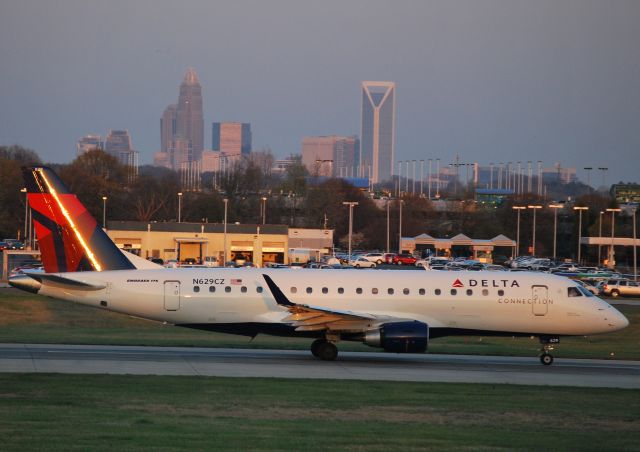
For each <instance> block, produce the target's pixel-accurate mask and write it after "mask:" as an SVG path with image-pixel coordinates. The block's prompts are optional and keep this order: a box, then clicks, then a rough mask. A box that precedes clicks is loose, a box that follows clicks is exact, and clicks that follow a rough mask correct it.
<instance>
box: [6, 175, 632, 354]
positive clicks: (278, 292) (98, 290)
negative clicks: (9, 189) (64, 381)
mask: <svg viewBox="0 0 640 452" xmlns="http://www.w3.org/2000/svg"><path fill="white" fill-rule="evenodd" d="M24 176H25V182H26V184H27V190H28V198H29V205H30V207H31V209H32V212H33V220H34V223H35V230H36V235H37V238H38V241H39V244H40V249H41V253H42V262H43V265H44V270H45V272H44V273H32V274H28V275H20V276H17V277H14V278H12V279H11V280H10V284H11V285H12V286H14V287H18V288H20V289H23V290H27V291H30V292H34V293H39V294H42V295H46V296H49V297H53V298H60V299H64V300H70V301H74V302H78V303H82V304H85V305H88V306H94V307H97V308H102V309H108V310H111V311H116V312H120V313H123V314H128V315H132V316H136V317H142V318H145V319H152V320H157V321H161V322H167V323H170V324H173V325H177V326H182V327H187V328H196V329H201V330H209V331H219V332H225V333H233V334H241V335H247V336H255V335H257V334H260V333H264V334H271V335H281V336H302V337H309V338H315V340H314V341H313V344H312V345H311V352H312V353H313V355H314V356H316V357H318V358H320V359H323V360H334V359H335V358H336V357H337V355H338V349H337V347H336V344H337V343H338V342H340V341H345V340H346V341H360V342H363V343H365V344H367V345H370V346H372V347H380V348H382V349H384V350H385V351H387V352H395V353H423V352H425V351H426V350H427V345H428V342H429V340H430V339H433V338H437V337H442V336H447V335H491V336H537V337H539V338H540V342H541V344H542V354H541V355H540V360H541V362H542V363H543V364H545V365H549V364H551V363H552V362H553V356H552V355H551V354H550V353H549V352H550V351H551V350H552V349H553V346H554V345H555V344H557V343H558V342H559V338H560V336H583V335H592V334H600V333H609V332H612V331H617V330H620V329H622V328H625V327H626V326H627V325H628V324H629V322H628V320H627V319H626V318H625V317H624V316H623V315H622V314H621V313H620V312H618V311H617V310H616V309H615V308H613V307H612V306H610V305H609V304H608V303H606V302H605V301H603V300H601V299H599V298H598V297H595V296H593V295H592V294H591V293H590V292H589V291H587V290H586V289H583V288H582V287H581V286H579V285H577V284H576V283H574V282H573V281H571V280H569V279H567V278H564V277H560V276H554V275H548V274H540V273H526V272H517V273H515V272H514V273H507V272H491V271H479V272H466V271H451V272H445V271H432V272H429V271H394V270H360V271H356V270H302V271H300V270H289V269H231V268H183V269H181V268H175V269H168V268H163V267H160V266H158V265H156V264H153V263H150V262H148V261H146V260H144V259H142V258H139V257H137V256H134V255H129V254H128V253H127V254H125V253H123V252H121V251H120V250H119V249H118V248H117V247H116V246H115V244H114V243H113V242H112V241H111V239H110V238H109V237H108V236H107V235H106V234H105V232H104V231H103V230H102V229H101V228H100V227H99V225H98V224H97V222H96V221H95V219H94V218H93V217H92V216H91V215H90V214H89V212H88V211H87V210H86V209H85V207H84V206H83V205H82V204H81V203H80V201H79V200H78V199H77V198H76V196H75V195H73V194H71V193H69V192H68V190H67V188H66V187H65V186H64V184H63V183H62V181H61V180H60V179H59V178H58V177H57V176H56V174H55V173H54V172H53V171H52V170H51V169H49V168H46V167H33V168H25V169H24Z"/></svg>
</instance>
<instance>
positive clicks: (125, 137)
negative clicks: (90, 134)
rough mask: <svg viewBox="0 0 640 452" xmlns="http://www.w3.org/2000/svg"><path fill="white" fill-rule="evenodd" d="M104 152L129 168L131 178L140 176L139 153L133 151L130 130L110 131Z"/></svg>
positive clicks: (105, 141)
mask: <svg viewBox="0 0 640 452" xmlns="http://www.w3.org/2000/svg"><path fill="white" fill-rule="evenodd" d="M104 150H105V152H106V153H107V154H109V155H112V156H113V157H115V158H117V159H118V161H119V162H120V163H121V164H122V165H124V166H126V167H127V168H129V170H130V171H129V175H130V176H135V175H137V174H138V151H135V150H133V146H132V145H131V136H130V135H129V131H128V130H109V134H108V135H107V138H106V139H105V140H104Z"/></svg>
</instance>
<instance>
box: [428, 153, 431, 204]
mask: <svg viewBox="0 0 640 452" xmlns="http://www.w3.org/2000/svg"><path fill="white" fill-rule="evenodd" d="M431 163H432V162H431V159H429V177H428V178H427V179H428V180H429V182H428V185H429V188H428V189H427V195H428V197H429V199H431Z"/></svg>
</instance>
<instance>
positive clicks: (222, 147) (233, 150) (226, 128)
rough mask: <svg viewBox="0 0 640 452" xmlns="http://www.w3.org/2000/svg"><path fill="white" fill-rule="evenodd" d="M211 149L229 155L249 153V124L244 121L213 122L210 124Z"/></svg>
mask: <svg viewBox="0 0 640 452" xmlns="http://www.w3.org/2000/svg"><path fill="white" fill-rule="evenodd" d="M211 149H213V150H214V151H223V152H226V153H227V154H229V155H232V154H241V155H248V154H250V153H251V124H248V123H246V122H214V123H213V124H212V125H211Z"/></svg>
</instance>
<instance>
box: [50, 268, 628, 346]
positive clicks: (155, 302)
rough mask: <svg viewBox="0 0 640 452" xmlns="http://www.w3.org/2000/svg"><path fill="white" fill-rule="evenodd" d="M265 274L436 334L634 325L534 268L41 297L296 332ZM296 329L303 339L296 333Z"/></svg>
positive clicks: (134, 274)
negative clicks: (413, 322) (421, 325)
mask: <svg viewBox="0 0 640 452" xmlns="http://www.w3.org/2000/svg"><path fill="white" fill-rule="evenodd" d="M265 274H266V275H269V276H270V277H271V278H272V279H273V281H274V282H275V283H276V284H277V285H278V287H279V288H280V289H281V290H282V292H283V293H284V294H285V295H286V296H287V297H288V299H289V300H291V301H292V302H293V303H296V304H300V305H308V306H312V307H313V306H321V307H322V308H323V309H327V310H335V311H350V312H366V313H368V314H371V315H373V316H377V317H379V318H385V317H389V318H395V319H398V318H399V319H411V320H416V321H419V322H423V323H425V324H427V325H428V327H429V330H430V332H431V334H430V335H431V336H432V337H437V336H439V335H445V334H465V332H467V333H472V332H486V333H487V334H501V335H539V336H572V335H591V334H599V333H607V332H612V331H616V330H618V329H621V328H624V327H625V326H626V325H627V324H628V321H627V320H626V318H625V317H624V316H622V314H620V313H619V312H618V311H617V310H616V309H615V308H613V307H611V306H610V305H609V304H608V303H606V302H605V301H603V300H601V299H599V298H598V297H595V296H586V295H584V294H582V293H581V294H580V295H578V296H576V295H575V291H574V292H573V294H574V295H573V296H569V293H570V291H569V287H573V286H575V283H573V282H572V281H571V280H569V279H567V278H564V277H558V276H554V275H546V274H540V273H527V272H518V273H517V274H516V273H509V272H488V271H482V272H468V271H459V272H442V271H440V272H439V271H392V270H289V269H277V270H269V269H224V268H220V269H216V268H212V269H208V268H190V269H151V270H142V269H137V270H114V271H103V272H75V273H64V274H60V275H61V276H64V277H65V278H69V279H73V280H76V281H81V282H84V283H87V284H90V285H94V286H97V287H104V288H101V289H97V290H85V289H83V288H78V289H74V288H71V287H68V286H64V285H56V284H50V283H46V282H45V283H43V285H42V287H41V288H40V289H39V293H40V294H43V295H47V296H51V297H55V298H61V299H66V300H71V301H74V302H78V303H82V304H86V305H89V306H95V307H100V308H103V309H108V310H112V311H116V312H120V313H124V314H129V315H132V316H136V317H142V318H146V319H152V320H157V321H162V322H167V323H171V324H175V325H182V326H190V327H196V328H203V329H211V330H219V331H229V332H237V333H241V334H243V333H244V334H255V333H259V332H267V333H274V332H279V331H280V332H281V331H287V328H284V329H283V328H280V327H286V326H287V325H289V324H290V323H291V322H289V321H287V320H286V319H287V317H288V316H289V312H288V311H287V310H286V309H283V307H282V306H281V305H279V304H278V303H277V302H276V300H275V299H274V296H273V294H272V292H271V291H270V290H269V288H268V287H267V285H266V284H265V279H264V276H263V275H265ZM377 323H378V324H379V323H380V322H377ZM375 324H376V321H374V320H372V322H371V327H375V326H376V325H375ZM241 326H244V328H242V327H241ZM359 328H360V327H359ZM290 333H291V335H296V334H297V333H296V332H295V331H294V329H293V328H291V329H290ZM307 333H308V334H307V335H311V336H313V335H314V332H313V330H311V331H308V332H307Z"/></svg>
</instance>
